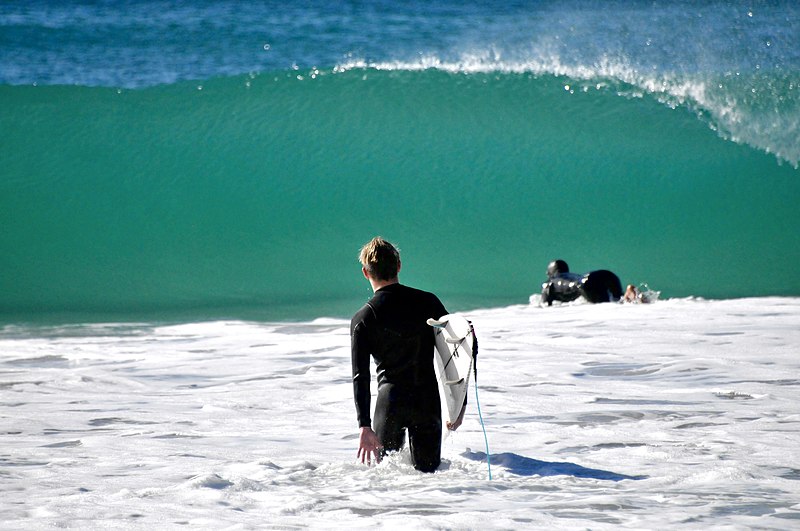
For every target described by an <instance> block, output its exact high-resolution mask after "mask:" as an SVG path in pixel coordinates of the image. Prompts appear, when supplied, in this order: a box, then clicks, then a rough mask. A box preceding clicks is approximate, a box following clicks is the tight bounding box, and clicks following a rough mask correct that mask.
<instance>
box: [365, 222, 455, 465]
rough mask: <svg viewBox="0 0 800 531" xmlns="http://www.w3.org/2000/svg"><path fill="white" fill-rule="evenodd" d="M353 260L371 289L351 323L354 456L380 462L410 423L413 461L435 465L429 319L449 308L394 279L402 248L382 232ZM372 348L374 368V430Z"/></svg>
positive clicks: (437, 449) (437, 417) (437, 446)
mask: <svg viewBox="0 0 800 531" xmlns="http://www.w3.org/2000/svg"><path fill="white" fill-rule="evenodd" d="M359 261H360V262H361V271H362V273H363V274H364V277H365V278H366V279H367V280H368V281H369V283H370V285H371V286H372V290H373V292H374V296H373V297H372V298H371V299H370V300H369V302H367V303H366V304H365V305H364V306H363V307H362V308H361V309H360V310H359V311H358V312H356V314H355V315H354V316H353V319H352V321H351V323H350V340H351V351H352V363H353V394H354V397H355V404H356V414H357V417H358V425H359V428H360V430H361V433H360V437H359V441H358V457H359V458H360V459H361V462H362V463H364V462H366V463H367V464H371V463H372V459H373V458H374V459H375V461H376V462H380V460H381V458H382V457H383V456H385V455H386V454H387V453H389V452H395V451H398V450H400V449H401V448H402V447H403V445H404V443H405V436H406V431H408V443H409V448H410V450H411V459H412V461H413V463H414V468H416V469H417V470H420V471H422V472H433V471H435V470H436V469H437V468H438V467H439V464H440V462H441V444H442V443H441V437H442V412H441V403H440V401H439V386H438V381H437V378H436V373H435V370H434V368H433V355H434V344H435V340H434V332H433V329H432V328H431V327H430V326H428V324H427V320H428V318H430V317H433V318H434V319H439V318H440V317H442V316H443V315H446V314H447V310H446V309H445V307H444V305H443V304H442V303H441V301H440V300H439V298H438V297H437V296H436V295H434V294H433V293H428V292H426V291H421V290H418V289H415V288H411V287H408V286H404V285H402V284H400V281H399V280H398V274H399V272H400V253H399V252H398V250H397V249H396V248H395V247H394V246H393V245H392V244H391V243H389V242H387V241H386V240H384V239H383V238H381V237H376V238H373V239H372V240H371V241H370V242H368V243H367V244H366V245H364V247H363V248H362V249H361V253H360V254H359ZM370 356H372V357H373V358H375V365H376V369H377V374H378V398H377V400H376V402H375V419H374V430H373V428H372V426H373V422H372V419H370V399H371V396H370V370H369V366H370ZM459 424H460V422H459ZM448 427H449V428H450V429H456V428H457V427H458V426H457V425H452V426H448Z"/></svg>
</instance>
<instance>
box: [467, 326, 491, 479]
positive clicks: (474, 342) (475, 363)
mask: <svg viewBox="0 0 800 531" xmlns="http://www.w3.org/2000/svg"><path fill="white" fill-rule="evenodd" d="M469 331H470V333H471V334H472V345H473V346H472V370H473V373H474V377H473V379H472V381H473V382H475V405H476V406H477V408H478V419H479V420H480V422H481V430H483V442H484V444H485V445H486V467H487V468H488V469H489V481H491V480H492V460H491V458H490V455H491V454H490V453H489V438H488V437H487V436H486V426H485V425H484V423H483V414H482V413H481V401H480V400H479V399H478V337H477V336H476V335H475V329H474V328H473V327H472V322H471V321H470V322H469Z"/></svg>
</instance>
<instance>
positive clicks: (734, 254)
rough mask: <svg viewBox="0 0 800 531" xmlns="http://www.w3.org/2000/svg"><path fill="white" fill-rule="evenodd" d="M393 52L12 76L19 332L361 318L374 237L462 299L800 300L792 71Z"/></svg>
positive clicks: (2, 93)
mask: <svg viewBox="0 0 800 531" xmlns="http://www.w3.org/2000/svg"><path fill="white" fill-rule="evenodd" d="M134 4H135V3H134ZM453 9H456V8H453ZM473 9H477V8H473ZM486 9H489V8H486ZM519 9H522V7H520V8H519ZM376 16H377V15H376ZM441 16H442V17H445V16H451V17H452V16H453V15H452V13H445V14H444V15H441ZM464 16H465V17H467V16H473V15H472V14H470V13H465V14H464ZM791 27H793V26H791V25H789V28H788V29H791ZM658 28H659V27H657V29H658ZM783 29H784V30H785V29H786V28H783ZM779 30H781V31H782V29H781V28H780V27H778V28H776V29H775V32H773V33H774V35H773V36H772V37H769V38H771V39H773V41H774V42H775V43H776V44H774V45H771V46H774V47H775V48H777V47H778V44H781V43H783V44H784V46H786V45H787V44H788V45H790V44H791V43H792V42H793V41H792V40H791V39H792V38H793V39H795V40H796V39H797V37H786V36H782V35H783V33H781V31H779ZM658 31H666V30H662V29H658ZM759 31H760V30H759ZM334 33H335V32H334ZM440 35H441V34H440ZM605 38H606V40H608V37H607V36H606V37H605ZM781 39H783V41H782V40H781ZM440 40H441V39H440ZM306 44H308V43H306ZM440 45H441V43H440V42H439V41H436V46H440ZM431 46H433V45H431ZM164 49H165V50H167V52H165V53H167V55H169V54H168V52H169V47H167V46H166V45H165V48H164ZM375 53H377V52H375ZM383 53H384V55H385V56H384V57H378V59H380V60H376V61H369V60H367V61H363V60H356V59H352V60H351V59H348V60H345V61H342V62H340V63H339V64H336V65H333V64H331V65H330V66H319V67H300V66H298V65H293V66H291V67H286V68H267V69H264V70H262V71H260V72H257V71H251V72H249V73H248V72H245V73H242V74H236V75H230V74H228V73H226V72H223V71H210V72H206V71H203V72H202V73H203V74H206V75H205V77H203V76H199V77H198V78H197V79H195V80H190V79H184V80H180V79H177V80H172V81H169V82H163V83H157V84H154V85H153V84H149V83H148V82H147V80H149V79H150V77H147V76H143V77H142V82H141V83H132V84H131V86H130V87H128V86H125V85H124V84H114V83H104V82H102V79H101V77H99V76H98V75H95V77H94V78H92V79H95V81H93V82H81V81H80V80H77V78H78V77H80V75H81V74H79V73H76V74H75V75H76V81H75V83H73V84H67V85H65V84H63V83H62V81H63V80H61V81H59V80H60V79H61V78H58V79H54V80H53V81H52V82H51V83H48V82H41V83H37V84H36V85H37V86H34V85H33V84H32V83H22V82H20V78H19V75H17V77H15V78H14V79H7V80H6V84H2V85H0V138H2V139H3V140H2V142H0V160H2V161H3V162H2V168H1V169H0V226H1V227H2V231H0V251H1V252H0V271H2V276H0V320H3V321H6V322H8V321H18V320H40V319H45V320H47V319H52V320H85V319H90V320H115V319H178V320H181V319H197V318H222V317H234V318H253V319H281V320H283V319H290V320H291V319H306V318H313V317H318V316H349V315H350V314H352V312H353V311H354V310H355V309H356V308H357V307H358V305H360V304H361V303H362V302H363V301H364V300H365V299H366V298H367V297H368V296H369V291H368V285H367V283H366V282H365V281H364V280H363V278H362V277H361V275H360V271H359V266H358V263H357V261H356V255H357V252H358V249H359V247H360V246H361V245H362V244H363V243H364V242H365V241H366V240H368V239H369V238H371V237H372V236H374V235H376V234H381V235H383V236H384V237H386V238H388V239H390V240H392V241H394V242H396V243H397V244H398V245H399V246H400V248H401V251H402V254H403V260H404V262H403V264H404V266H403V271H402V274H401V280H402V281H403V282H405V283H409V284H412V285H416V286H419V287H422V288H426V289H430V290H433V291H436V292H437V293H438V294H439V295H440V296H441V298H442V299H443V300H444V302H445V304H446V305H447V306H448V308H450V309H452V310H466V309H469V308H474V307H479V306H493V305H505V304H513V303H524V302H527V300H528V296H529V295H530V294H532V293H536V292H538V291H539V284H540V283H541V281H542V280H543V279H544V270H545V267H546V265H547V262H549V261H550V260H552V259H554V258H563V259H565V260H566V261H567V262H569V264H570V266H571V267H572V269H573V270H574V271H588V270H591V269H598V268H605V269H611V270H613V271H615V272H616V273H617V274H618V275H619V276H620V278H621V279H622V281H623V282H624V283H635V284H638V283H640V282H647V283H648V284H649V285H650V286H651V287H652V288H654V289H658V290H661V291H662V297H683V296H701V297H707V298H730V297H741V296H763V295H800V270H798V268H797V267H796V264H797V263H798V261H800V260H799V259H800V236H798V221H800V213H799V212H798V208H797V205H798V200H800V173H798V170H797V169H796V168H797V163H798V160H800V146H799V145H798V141H797V138H798V137H797V136H793V135H794V134H795V133H796V132H797V127H798V126H797V124H798V121H799V118H800V112H799V111H798V109H799V108H800V105H798V99H799V98H798V95H797V94H798V90H800V89H799V88H798V82H799V81H798V79H799V78H798V77H797V72H800V69H795V68H796V66H797V65H796V64H795V63H794V61H795V58H794V56H790V57H788V58H785V60H784V61H783V62H781V63H778V62H774V63H773V64H772V65H771V66H770V67H769V68H761V67H760V66H759V68H758V69H756V68H755V67H749V68H747V69H746V68H742V69H741V71H735V70H726V69H722V70H720V71H706V70H702V71H699V70H697V69H696V68H695V69H694V70H696V71H694V72H693V73H687V70H688V69H686V68H684V69H683V71H681V72H676V71H675V69H674V68H672V69H670V68H668V67H669V65H663V64H662V65H660V66H659V68H658V69H657V70H658V71H657V72H656V73H655V74H650V73H643V70H642V69H635V68H634V69H626V68H623V67H624V66H625V63H624V62H622V63H620V62H617V63H615V66H614V65H611V66H609V65H608V64H605V65H604V64H602V63H601V62H597V61H595V62H592V63H591V66H592V68H589V69H588V70H587V69H586V68H584V69H582V68H580V64H578V63H579V61H577V62H575V61H573V63H572V64H570V65H567V66H565V65H564V61H562V63H561V65H560V66H558V65H556V66H553V65H554V63H553V62H552V61H551V62H550V63H548V65H549V66H542V64H541V63H537V62H536V61H535V60H534V59H536V60H538V59H541V56H539V55H535V54H533V55H530V54H529V56H528V62H526V63H514V62H511V61H506V60H502V59H497V58H495V59H492V60H491V61H489V64H486V63H485V62H480V61H479V62H478V63H477V64H475V63H470V64H467V63H464V62H456V63H453V62H443V61H438V62H437V61H432V60H430V58H427V59H421V60H419V61H417V62H416V63H408V62H402V61H394V62H391V61H389V62H387V61H388V60H389V59H391V58H392V57H394V56H393V55H392V54H393V53H396V52H395V51H393V50H391V49H388V46H387V49H384V50H383ZM531 53H533V52H531ZM439 55H440V56H444V54H443V53H442V54H439ZM562 57H566V55H562ZM62 59H63V58H62ZM551 59H552V57H551ZM63 60H64V61H66V59H63ZM309 60H310V59H309ZM426 61H427V62H426ZM51 63H52V64H59V63H58V62H51ZM92 64H93V65H94V67H96V68H97V69H98V70H99V71H103V72H106V73H108V72H112V71H113V70H109V69H106V70H103V69H102V68H101V66H102V65H101V66H98V64H99V63H97V62H95V63H92ZM692 64H693V65H695V66H697V62H696V61H694V62H693V63H692ZM776 65H777V66H776ZM428 66H433V68H428ZM628 66H630V63H628ZM672 66H673V67H674V65H672ZM743 66H747V65H743ZM18 68H20V69H21V68H22V66H19V65H18ZM167 70H169V69H168V68H165V69H164V72H167ZM211 70H213V69H211ZM9 71H10V70H9V69H7V70H6V72H9ZM53 71H57V69H54V70H53ZM148 76H149V74H148ZM164 76H166V77H168V76H167V75H166V74H164Z"/></svg>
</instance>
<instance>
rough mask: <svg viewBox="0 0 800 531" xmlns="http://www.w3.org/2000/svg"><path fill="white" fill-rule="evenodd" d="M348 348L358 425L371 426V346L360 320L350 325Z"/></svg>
mask: <svg viewBox="0 0 800 531" xmlns="http://www.w3.org/2000/svg"><path fill="white" fill-rule="evenodd" d="M350 349H351V360H352V364H353V397H354V399H355V403H356V416H357V417H358V426H359V427H365V426H367V427H371V426H372V419H371V417H370V400H371V395H370V389H369V385H370V374H369V359H370V354H371V347H370V342H369V336H368V333H367V329H366V326H365V325H364V323H363V322H361V321H354V322H353V323H351V325H350Z"/></svg>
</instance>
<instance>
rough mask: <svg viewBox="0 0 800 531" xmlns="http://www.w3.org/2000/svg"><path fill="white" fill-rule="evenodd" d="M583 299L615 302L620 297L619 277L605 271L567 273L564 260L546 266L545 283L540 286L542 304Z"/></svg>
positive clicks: (554, 261)
mask: <svg viewBox="0 0 800 531" xmlns="http://www.w3.org/2000/svg"><path fill="white" fill-rule="evenodd" d="M578 297H583V298H584V299H586V300H587V301H589V302H617V301H619V299H620V297H622V283H621V282H620V281H619V277H617V275H615V274H614V273H612V272H611V271H607V270H605V269H599V270H597V271H590V272H589V273H586V274H585V275H578V274H576V273H571V272H570V271H569V266H568V265H567V263H566V262H565V261H564V260H553V261H552V262H550V264H549V265H548V266H547V282H544V283H543V284H542V303H544V304H547V305H548V306H551V305H552V304H553V301H561V302H570V301H574V300H575V299H577V298H578Z"/></svg>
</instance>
